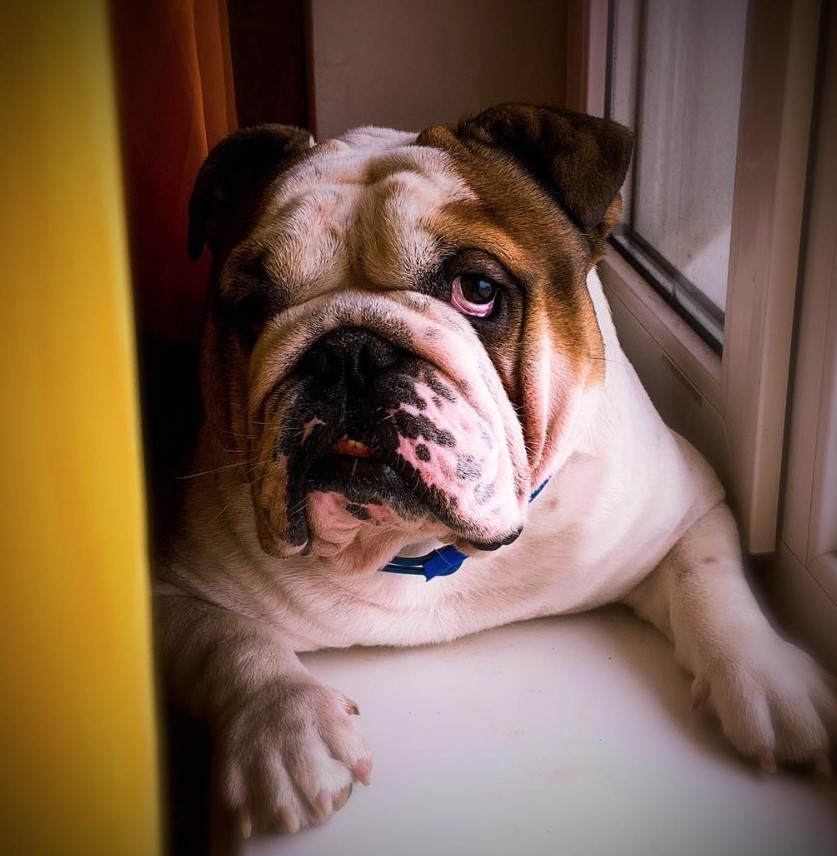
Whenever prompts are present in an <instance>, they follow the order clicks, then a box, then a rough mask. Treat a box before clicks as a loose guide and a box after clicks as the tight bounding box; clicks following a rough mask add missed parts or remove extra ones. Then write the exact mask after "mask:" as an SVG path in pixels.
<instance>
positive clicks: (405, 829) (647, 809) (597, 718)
mask: <svg viewBox="0 0 837 856" xmlns="http://www.w3.org/2000/svg"><path fill="white" fill-rule="evenodd" d="M304 660H305V662H306V664H307V665H308V667H309V668H310V669H311V670H312V671H313V672H314V674H316V675H317V676H318V677H320V678H321V679H322V680H323V681H325V682H326V683H328V684H330V685H332V686H335V687H337V688H339V689H340V690H342V691H344V692H346V693H347V694H348V695H350V696H351V697H352V698H353V699H355V700H356V701H357V702H358V704H359V706H360V708H361V711H362V716H361V717H360V720H359V724H360V726H361V727H362V729H363V732H364V734H365V735H366V737H367V738H368V739H369V741H370V744H371V746H372V747H373V752H374V755H375V769H374V772H373V776H372V780H373V781H372V785H371V786H370V787H369V788H363V787H361V786H356V787H355V792H354V794H353V796H352V797H351V799H350V800H349V803H348V804H347V805H346V807H345V808H344V809H343V810H342V811H341V812H340V813H339V814H338V815H337V816H336V817H335V818H334V819H333V820H332V821H331V822H330V823H329V824H328V825H327V826H324V827H321V828H316V829H311V830H306V831H303V832H301V833H298V834H296V835H294V836H255V837H254V838H253V839H251V840H250V841H248V842H246V843H243V844H242V843H240V842H239V843H238V844H237V845H235V846H234V847H233V848H232V850H231V852H237V853H240V854H243V856H279V854H281V856H309V854H310V855H311V856H313V854H316V856H322V855H323V854H335V856H337V854H339V856H392V854H398V856H428V854H433V856H454V854H457V855H458V854H470V853H479V854H482V856H494V854H496V856H509V854H526V856H536V854H554V853H563V854H567V856H571V854H581V853H585V854H588V853H589V854H591V856H607V854H611V853H613V854H616V853H618V854H620V856H630V854H642V856H645V854H648V853H665V854H677V856H682V854H696V856H697V854H700V856H704V854H709V853H711V854H742V853H758V854H760V856H771V854H775V856H786V854H788V853H795V854H800V856H802V854H804V856H813V854H827V853H833V852H834V849H833V848H834V843H835V841H837V810H835V806H837V785H835V783H834V782H827V781H824V780H820V779H813V778H811V777H809V776H807V775H802V774H791V773H784V774H780V775H777V776H767V775H766V774H761V773H760V772H759V771H757V770H756V769H754V768H752V767H750V766H749V765H747V764H746V763H744V762H743V761H741V760H739V758H738V757H737V756H736V755H735V753H734V752H733V751H732V749H730V748H729V747H728V746H727V744H726V742H725V741H724V739H723V738H722V737H721V735H720V733H719V730H718V729H717V727H716V726H715V724H714V723H713V722H712V721H710V719H709V718H708V717H707V716H706V715H704V714H699V713H694V712H692V711H691V710H690V707H689V682H688V679H687V677H686V676H685V675H684V674H683V672H681V671H680V669H679V668H678V667H677V666H676V665H675V663H674V659H673V657H672V652H671V648H670V645H669V644H668V642H667V641H666V640H665V639H663V638H662V637H661V636H660V635H659V634H657V633H656V631H654V630H652V629H651V628H650V627H648V626H647V625H644V624H642V623H640V622H639V621H638V620H637V619H635V618H634V617H633V616H632V615H630V614H629V613H627V612H626V611H624V610H622V609H620V608H610V609H606V610H601V611H599V612H597V613H593V614H588V615H580V616H571V617H564V618H558V619H543V620H539V621H531V622H527V623H524V624H517V625H512V626H509V627H504V628H499V629H497V630H493V631H490V632H487V633H482V634H480V635H477V636H473V637H469V638H466V639H463V640H461V641H459V642H456V643H453V644H450V645H444V646H434V647H427V648H417V649H406V650H369V649H353V650H350V651H342V652H338V651H328V652H320V653H317V654H313V655H307V656H305V657H304ZM217 828H218V827H217V826H216V829H217ZM226 828H227V830H228V831H229V830H230V829H231V827H230V826H227V827H226ZM216 845H217V846H218V850H217V852H218V853H220V852H223V851H222V848H221V842H220V841H218V840H216ZM227 852H230V851H227Z"/></svg>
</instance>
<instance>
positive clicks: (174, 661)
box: [155, 586, 372, 836]
mask: <svg viewBox="0 0 837 856" xmlns="http://www.w3.org/2000/svg"><path fill="white" fill-rule="evenodd" d="M163 588H164V589H166V590H167V593H165V594H158V595H157V596H156V598H155V621H156V624H157V640H158V645H159V654H160V657H161V661H162V670H163V673H164V677H165V681H166V684H167V687H168V690H169V693H170V694H171V696H172V701H174V703H175V704H177V705H178V706H181V707H183V708H184V709H185V710H187V711H188V712H190V713H192V714H194V715H195V716H197V717H198V718H200V719H203V720H204V721H205V722H207V724H208V725H209V727H210V729H211V730H212V732H213V737H214V741H215V745H216V747H217V749H218V751H220V754H221V769H222V771H223V773H222V785H223V788H224V790H225V796H226V798H227V801H228V802H229V805H230V807H231V808H233V809H234V810H236V811H237V812H238V813H239V816H240V818H241V824H242V831H243V833H244V834H245V836H246V835H249V830H250V827H251V823H252V824H253V825H255V826H257V827H260V828H265V829H275V830H281V831H286V832H295V831H296V830H297V829H299V828H300V827H303V826H308V825H311V824H316V823H321V822H322V821H323V820H325V819H326V818H327V817H328V816H329V815H330V814H331V813H332V812H333V811H337V810H338V809H339V808H341V807H342V805H343V804H344V803H345V802H346V800H347V799H348V797H349V794H350V792H351V788H352V782H353V781H354V780H359V781H362V782H363V783H364V784H366V783H368V780H369V775H370V772H371V769H372V760H371V756H370V754H369V750H368V748H367V746H366V744H365V742H364V740H363V738H362V737H361V736H360V734H359V732H358V731H357V730H356V728H355V727H354V724H353V723H352V721H351V720H350V716H351V714H353V713H357V712H358V711H357V708H356V706H355V705H354V703H353V702H351V701H350V700H349V699H347V698H346V697H345V696H343V695H342V694H340V693H338V692H336V691H335V690H332V689H329V688H327V687H325V686H323V685H322V684H320V683H319V682H318V681H317V680H316V679H315V678H314V677H313V676H312V675H311V674H310V673H309V672H308V671H307V670H306V669H305V668H304V667H303V666H302V664H301V663H300V662H299V659H298V658H297V656H296V654H295V653H294V651H293V650H291V649H290V647H289V646H288V645H287V643H286V642H285V640H284V639H283V638H282V634H281V632H280V631H279V630H278V629H277V628H276V627H274V626H272V625H269V624H267V623H266V622H262V621H257V620H254V619H252V618H248V617H246V616H243V615H240V614H238V613H235V612H231V611H229V610H226V609H222V608H219V607H217V606H214V605H212V604H209V603H207V602H205V601H202V600H197V599H195V598H192V597H189V596H186V595H179V594H173V593H171V592H172V590H171V589H170V588H169V587H167V586H165V587H163Z"/></svg>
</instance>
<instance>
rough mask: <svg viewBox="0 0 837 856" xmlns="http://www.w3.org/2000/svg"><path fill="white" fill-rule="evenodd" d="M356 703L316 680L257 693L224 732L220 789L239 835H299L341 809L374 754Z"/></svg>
mask: <svg viewBox="0 0 837 856" xmlns="http://www.w3.org/2000/svg"><path fill="white" fill-rule="evenodd" d="M357 712H358V710H357V706H356V705H355V704H354V702H352V701H350V700H349V699H347V698H346V697H345V696H343V695H341V694H340V693H338V692H336V691H335V690H331V689H328V688H327V687H324V686H322V685H321V684H318V683H316V682H315V681H314V680H313V679H295V678H292V679H285V680H282V681H277V682H276V683H274V684H271V685H270V686H268V687H264V688H262V689H261V690H259V692H258V693H256V694H255V695H253V696H252V697H250V698H249V699H248V700H247V701H246V703H243V704H241V705H240V706H239V707H238V708H237V709H236V710H235V712H234V713H233V714H232V715H231V716H229V717H228V719H227V721H226V724H225V726H224V728H223V729H222V733H221V735H220V737H221V751H222V757H223V785H224V788H225V791H226V797H227V799H228V802H229V804H230V806H231V807H232V808H233V810H235V811H236V812H238V815H239V818H240V821H241V831H242V834H243V835H244V837H245V838H246V837H249V835H250V831H251V828H252V827H253V826H255V827H256V828H258V829H265V830H274V831H281V832H296V831H297V830H298V829H301V828H303V827H305V826H310V825H314V824H320V823H323V822H324V821H325V820H327V819H328V817H329V816H330V815H331V814H332V813H333V812H335V811H337V810H338V809H340V808H342V807H343V805H344V804H345V802H346V800H347V799H348V798H349V795H350V794H351V792H352V784H353V782H354V781H360V782H362V783H363V784H369V776H370V773H371V771H372V757H371V755H370V752H369V749H368V748H367V746H366V743H365V741H364V740H363V738H362V737H361V735H360V733H359V732H358V730H357V729H356V728H355V726H354V723H353V722H352V721H351V719H350V716H351V715H352V714H356V713H357Z"/></svg>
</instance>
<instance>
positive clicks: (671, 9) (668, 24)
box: [570, 0, 837, 663]
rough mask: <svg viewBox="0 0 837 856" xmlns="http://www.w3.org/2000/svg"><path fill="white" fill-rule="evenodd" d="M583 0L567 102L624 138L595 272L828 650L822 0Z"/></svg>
mask: <svg viewBox="0 0 837 856" xmlns="http://www.w3.org/2000/svg"><path fill="white" fill-rule="evenodd" d="M578 5H579V8H580V9H581V10H583V11H582V13H581V14H579V16H578V17H579V19H580V20H581V26H579V27H578V33H577V35H578V38H579V40H580V41H581V43H582V48H581V52H582V54H583V58H582V62H583V65H584V67H585V69H586V77H584V80H583V85H581V86H579V87H577V90H576V91H577V93H578V95H577V98H576V103H575V104H571V105H570V106H574V107H575V108H576V109H581V110H586V111H587V112H591V113H596V114H598V115H611V116H612V117H613V118H615V119H617V120H618V121H621V122H623V123H624V124H627V125H628V126H629V127H631V128H633V130H634V132H635V135H636V153H635V160H634V163H633V167H632V170H631V174H630V175H629V177H628V181H627V182H626V187H625V190H624V199H625V205H624V208H623V214H622V218H621V221H620V223H619V224H618V225H617V228H616V229H615V230H614V235H613V238H612V242H611V247H610V248H609V249H608V252H607V254H606V256H605V259H604V260H603V261H602V262H601V264H600V266H599V272H600V275H601V278H602V281H603V283H604V286H605V291H606V293H607V295H608V298H609V300H610V304H611V308H612V310H613V315H614V319H615V321H616V325H617V329H618V331H619V336H620V340H621V341H622V345H623V348H624V349H625V351H626V353H627V354H628V356H629V357H630V359H631V361H632V362H633V364H634V366H635V367H636V368H637V371H638V373H639V375H640V377H641V379H642V381H643V383H644V384H645V386H646V388H647V389H648V392H649V394H650V395H651V397H652V399H653V400H654V402H655V404H656V405H657V408H658V409H659V410H660V412H661V413H662V415H663V416H664V418H665V419H666V420H667V422H668V423H669V424H670V425H671V426H672V427H673V428H674V429H675V430H676V431H678V432H679V433H681V434H683V435H684V436H685V437H687V438H688V439H689V440H690V441H691V442H692V443H694V444H695V445H696V446H697V447H698V448H699V449H700V450H701V451H702V452H703V453H704V454H705V455H706V457H707V458H708V459H709V460H710V461H711V463H712V464H713V465H714V466H715V468H716V470H717V471H718V472H719V474H720V475H721V478H722V480H723V481H724V483H725V485H726V486H727V490H728V498H729V500H730V504H731V505H732V506H733V509H734V510H735V512H736V515H737V517H738V520H739V523H740V525H741V532H742V538H743V541H744V545H745V547H746V548H747V550H748V551H749V552H750V553H751V554H755V555H759V554H761V555H770V556H771V557H772V558H771V559H770V563H769V571H770V576H771V578H772V579H773V581H774V583H775V588H776V590H777V591H780V593H781V599H782V601H783V602H784V603H786V604H791V605H792V607H793V610H794V611H795V613H796V618H797V621H796V629H798V630H799V629H803V630H805V631H807V635H808V638H809V639H812V640H813V639H816V640H817V642H818V647H819V649H820V651H821V652H823V653H824V656H825V657H826V659H829V658H830V659H831V662H832V663H837V635H835V628H837V401H835V399H837V259H835V256H834V246H835V243H836V242H837V194H835V193H834V190H833V189H834V187H835V186H837V151H836V150H835V149H834V146H833V139H834V136H835V135H836V134H837V57H835V54H837V35H835V31H836V30H837V20H835V19H837V13H835V12H834V4H833V3H828V2H825V3H820V2H818V1H817V0H798V2H794V3H756V2H752V3H746V2H744V0H728V2H722V0H705V2H698V0H611V2H607V0H586V2H581V3H580V4H578ZM570 38H572V34H571V35H570ZM792 367H793V371H792ZM780 508H781V510H782V515H781V519H780ZM817 628H819V629H817Z"/></svg>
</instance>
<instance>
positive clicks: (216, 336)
mask: <svg viewBox="0 0 837 856" xmlns="http://www.w3.org/2000/svg"><path fill="white" fill-rule="evenodd" d="M630 151H631V137H630V133H629V132H628V131H627V130H626V129H625V128H623V127H621V126H620V125H617V124H616V123H614V122H611V121H608V120H604V119H596V118H592V117H589V116H583V115H580V114H576V113H571V112H568V111H562V110H552V109H547V108H536V107H524V106H506V107H497V108H493V109H491V110H488V111H486V112H484V113H482V114H480V115H478V116H476V117H475V118H473V119H468V120H464V121H462V122H460V123H459V124H457V125H439V126H434V127H431V128H429V129H427V130H426V131H424V132H422V133H421V134H419V135H418V136H416V135H415V134H407V133H400V132H395V131H388V130H381V129H375V128H365V129H360V130H357V131H354V132H351V133H348V134H346V135H345V136H344V137H342V138H340V139H339V140H332V141H329V142H325V143H322V144H320V145H316V146H314V145H313V144H312V142H311V140H310V138H309V137H308V134H307V133H306V132H303V131H301V130H299V129H296V128H288V127H284V126H278V125H265V126H260V127H256V128H252V129H246V130H243V131H239V132H237V133H235V134H233V135H232V136H230V137H228V138H227V139H226V140H224V141H223V142H221V143H220V144H219V145H218V146H217V147H216V148H215V149H214V150H213V151H212V153H211V154H210V155H209V157H208V159H207V161H206V163H205V164H204V166H203V168H202V170H201V172H200V174H199V176H198V179H197V183H196V186H195V190H194V193H193V196H192V202H191V208H190V215H191V221H190V228H189V250H190V253H191V255H192V256H193V257H197V256H199V255H200V253H201V251H202V249H203V246H204V244H206V245H207V246H208V247H209V249H210V251H211V252H212V254H213V274H212V279H213V283H212V291H211V297H210V304H209V311H208V315H207V326H206V330H205V340H204V352H203V365H202V386H203V395H204V401H205V407H206V412H207V416H208V418H209V420H210V421H211V423H212V425H213V426H214V428H215V430H216V431H217V432H218V434H219V437H220V438H221V440H222V445H223V446H224V447H225V448H234V449H235V450H236V452H237V453H238V454H239V455H242V456H243V457H244V458H245V459H246V461H247V462H248V466H247V467H246V468H245V469H246V471H247V472H248V474H249V475H248V478H249V481H250V486H251V489H252V496H253V504H254V510H255V515H256V520H257V529H258V533H259V539H260V542H261V545H262V548H263V549H264V550H265V551H266V552H268V553H270V554H273V555H278V556H291V555H296V554H299V553H312V554H315V555H320V556H326V557H331V558H332V559H333V560H334V561H335V562H336V564H337V565H338V566H340V567H343V568H344V569H360V568H365V569H368V568H369V567H375V566H380V565H381V564H382V563H383V562H385V561H386V560H387V559H388V558H389V557H390V556H391V555H392V554H394V553H395V552H396V551H397V550H398V549H399V548H400V547H402V546H403V545H404V544H407V543H415V542H418V541H422V540H426V539H428V538H439V539H441V540H447V541H450V542H452V543H455V544H457V545H458V546H460V547H462V548H464V549H466V550H467V551H472V550H474V549H477V550H490V549H494V548H496V547H498V546H500V545H503V544H507V543H509V542H511V541H513V540H514V539H515V538H516V537H517V535H518V534H519V533H520V531H521V528H522V526H523V524H524V521H525V517H526V509H527V502H528V497H529V495H530V493H531V492H532V491H533V489H534V488H535V487H537V485H538V484H539V483H540V482H541V481H542V480H543V479H544V478H545V477H546V476H548V475H549V473H550V468H551V467H552V466H553V465H554V464H555V462H556V461H557V460H558V459H559V458H561V457H562V456H564V455H566V453H567V450H566V449H565V446H566V443H567V437H568V436H569V434H570V431H571V428H572V426H573V422H574V419H575V416H576V414H577V413H578V412H579V410H580V409H582V408H583V406H584V402H585V400H586V399H588V398H589V397H590V396H593V395H595V393H596V390H597V388H598V387H599V386H600V385H601V383H602V380H603V376H604V362H603V343H602V338H601V334H600V332H599V327H598V324H597V321H596V315H595V312H594V309H593V305H592V302H591V298H590V295H589V293H588V291H587V288H586V276H587V273H588V271H589V270H590V268H591V267H592V265H593V264H594V263H595V262H596V260H597V259H598V258H599V256H600V255H601V253H602V249H603V245H604V241H605V238H606V236H607V233H608V232H609V230H610V228H611V226H612V225H613V223H614V222H615V220H616V218H617V217H618V214H619V209H620V204H621V203H620V198H619V195H618V191H619V188H620V186H621V184H622V181H623V179H624V177H625V172H626V170H627V166H628V162H629V159H630Z"/></svg>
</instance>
